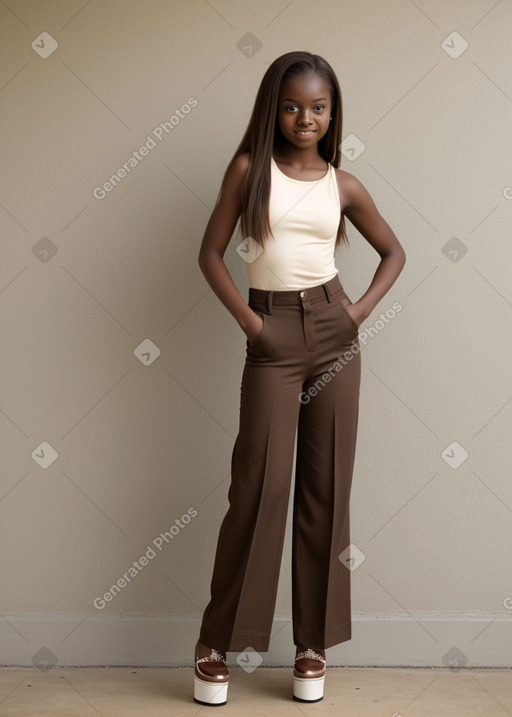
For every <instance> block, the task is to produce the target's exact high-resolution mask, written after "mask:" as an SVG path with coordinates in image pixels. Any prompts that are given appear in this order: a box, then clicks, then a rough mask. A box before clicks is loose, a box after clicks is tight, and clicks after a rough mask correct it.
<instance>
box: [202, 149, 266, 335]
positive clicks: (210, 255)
mask: <svg viewBox="0 0 512 717" xmlns="http://www.w3.org/2000/svg"><path fill="white" fill-rule="evenodd" d="M248 167H249V155H248V154H247V153H244V154H241V155H240V156H239V157H237V158H236V160H235V161H234V162H233V165H232V167H231V169H230V171H229V172H228V175H227V176H226V182H225V185H224V189H223V191H222V195H221V198H220V200H219V203H218V204H217V206H216V207H215V209H214V210H213V212H212V215H211V217H210V220H209V222H208V224H207V226H206V230H205V233H204V237H203V241H202V243H201V248H200V250H199V257H198V262H199V266H200V268H201V271H202V272H203V274H204V276H205V278H206V281H207V282H208V283H209V285H210V286H211V288H212V290H213V291H214V292H215V294H216V295H217V296H218V298H219V299H220V300H221V301H222V303H223V304H224V306H225V307H226V308H227V310H228V311H229V312H230V313H231V314H232V315H233V316H234V317H235V319H236V320H237V322H238V324H239V325H240V327H241V328H242V330H243V331H244V332H245V334H246V336H247V338H248V339H249V341H252V340H253V339H254V338H255V337H256V336H257V335H258V334H259V332H260V331H261V329H262V326H263V321H262V319H261V317H260V316H258V314H256V313H255V312H254V311H253V310H252V309H251V307H250V306H249V305H248V303H247V302H246V300H245V299H244V298H243V296H242V295H241V293H240V292H239V291H238V289H237V287H236V284H235V283H234V281H233V279H232V278H231V275H230V273H229V271H228V268H227V266H226V264H225V263H224V259H223V257H224V253H225V251H226V248H227V246H228V244H229V241H230V239H231V237H232V235H233V232H234V230H235V227H236V223H237V221H238V218H239V217H240V214H241V211H242V198H241V187H242V182H243V180H244V177H245V175H246V173H247V169H248Z"/></svg>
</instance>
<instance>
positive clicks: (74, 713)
mask: <svg viewBox="0 0 512 717" xmlns="http://www.w3.org/2000/svg"><path fill="white" fill-rule="evenodd" d="M230 673H231V677H230V683H229V688H228V701H227V704H226V705H221V706H217V707H215V708H212V707H207V706H201V705H199V704H197V703H195V702H194V701H193V669H192V668H191V667H187V668H140V667H133V668H130V667H124V668H98V667H93V668H67V669H62V668H37V667H34V668H2V669H0V717H32V715H34V717H35V715H37V717H98V716H99V717H169V716H170V715H177V716H179V717H188V716H189V715H199V714H201V715H205V714H206V715H208V714H212V715H216V717H220V715H226V716H227V715H236V717H253V716H256V715H258V716H261V717H274V715H291V716H296V717H305V716H309V715H315V716H316V717H320V716H323V715H336V717H343V716H344V715H346V716H347V717H452V716H453V717H455V715H457V717H476V716H477V715H482V717H506V716H507V715H509V717H510V716H512V670H499V669H496V670H492V669H481V670H478V669H474V670H469V669H458V670H450V669H391V668H372V669H349V668H328V669H327V674H326V678H325V691H324V699H323V700H322V701H320V702H317V703H314V704H304V703H301V702H295V701H294V700H293V699H292V697H291V689H292V672H291V668H282V667H279V668H258V669H256V670H254V671H253V672H250V673H249V672H245V671H244V670H242V669H240V668H238V667H235V668H231V670H230Z"/></svg>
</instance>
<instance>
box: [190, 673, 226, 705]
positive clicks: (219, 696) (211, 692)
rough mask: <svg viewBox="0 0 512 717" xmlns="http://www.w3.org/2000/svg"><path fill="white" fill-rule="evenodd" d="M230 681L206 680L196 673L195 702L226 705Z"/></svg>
mask: <svg viewBox="0 0 512 717" xmlns="http://www.w3.org/2000/svg"><path fill="white" fill-rule="evenodd" d="M228 684H229V681H228V682H206V681H205V680H200V679H199V677H198V676H197V675H196V674H194V702H199V704H201V705H209V706H211V707H215V706H217V705H225V704H226V701H227V697H228Z"/></svg>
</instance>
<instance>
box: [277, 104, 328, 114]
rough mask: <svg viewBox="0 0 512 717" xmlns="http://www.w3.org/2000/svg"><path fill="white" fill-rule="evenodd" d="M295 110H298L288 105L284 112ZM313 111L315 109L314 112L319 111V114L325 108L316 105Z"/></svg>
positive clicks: (295, 106)
mask: <svg viewBox="0 0 512 717" xmlns="http://www.w3.org/2000/svg"><path fill="white" fill-rule="evenodd" d="M296 109H298V107H297V105H288V107H286V110H287V111H294V110H296ZM314 109H315V110H320V112H321V111H322V110H324V109H325V107H324V105H316V106H315V107H314Z"/></svg>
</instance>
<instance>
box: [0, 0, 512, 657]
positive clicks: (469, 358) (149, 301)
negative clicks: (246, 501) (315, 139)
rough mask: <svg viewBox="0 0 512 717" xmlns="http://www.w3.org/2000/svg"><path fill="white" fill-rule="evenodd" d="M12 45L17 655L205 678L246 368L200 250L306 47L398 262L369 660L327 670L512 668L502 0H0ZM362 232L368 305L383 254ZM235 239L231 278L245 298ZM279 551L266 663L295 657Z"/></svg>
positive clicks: (356, 507)
mask: <svg viewBox="0 0 512 717" xmlns="http://www.w3.org/2000/svg"><path fill="white" fill-rule="evenodd" d="M0 27H1V46H2V63H1V66H0V87H1V90H0V103H1V104H0V116H1V133H0V144H1V156H2V175H3V176H2V186H1V208H0V227H1V237H2V239H1V241H2V262H1V265H0V310H1V322H2V324H1V336H2V352H1V397H0V409H1V413H0V432H1V435H2V472H1V482H0V526H1V528H0V530H1V534H0V535H1V564H0V572H1V575H2V592H1V612H2V615H3V617H4V618H5V619H4V620H1V621H0V645H1V646H2V648H1V654H0V658H1V661H2V663H3V664H4V663H7V664H12V663H14V664H32V663H36V664H37V663H40V662H41V661H42V660H43V659H46V661H47V662H49V663H50V664H55V663H56V664H62V665H64V664H76V665H82V664H190V662H191V659H192V650H193V646H194V644H195V641H196V639H197V632H198V628H199V622H200V618H201V614H202V611H203V609H204V607H205V606H206V603H207V601H208V599H209V585H210V579H211V571H212V567H213V558H214V552H215V545H216V540H217V534H218V530H219V527H220V523H221V520H222V517H223V515H224V513H225V511H226V509H227V505H228V503H227V491H228V487H229V467H230V459H231V450H232V447H233V442H234V439H235V437H236V431H237V420H238V401H239V393H238V392H239V386H240V378H241V372H242V367H243V361H244V357H245V336H244V335H243V333H242V332H241V330H240V329H239V327H238V325H237V324H236V323H235V321H234V320H233V319H232V318H231V316H230V315H229V314H228V312H227V311H226V310H225V309H224V308H223V306H222V305H221V304H220V302H219V301H218V299H217V298H216V297H215V295H214V294H213V293H212V292H211V291H210V290H209V287H208V285H207V284H206V282H205V280H204V278H203V276H202V275H201V273H200V271H199V268H198V266H197V253H198V249H199V244H200V241H201V238H202V235H203V232H204V229H205V226H206V223H207V221H208V218H209V215H210V212H211V209H212V206H213V204H214V201H215V198H216V196H217V192H218V188H219V183H220V180H221V178H222V174H223V172H224V169H225V167H226V165H227V163H228V161H229V159H230V158H231V156H232V154H233V152H234V150H235V148H236V146H237V145H238V142H239V140H240V138H241V136H242V133H243V132H244V130H245V128H246V125H247V121H248V118H249V115H250V112H251V110H252V106H253V102H254V98H255V95H256V91H257V88H258V86H259V83H260V81H261V78H262V76H263V74H264V72H265V70H266V69H267V67H268V65H269V64H270V62H271V61H272V60H274V59H275V58H276V57H277V56H278V55H280V54H282V53H284V52H287V51H290V50H296V49H306V50H309V51H312V52H315V53H318V54H321V55H323V56H324V57H326V58H327V60H328V61H329V62H330V63H331V64H332V65H333V67H334V69H335V71H336V72H337V74H338V78H339V81H340V84H341V87H342V92H343V100H344V109H345V121H344V130H343V137H344V139H346V141H347V144H348V145H351V143H352V146H354V145H353V142H354V140H353V139H351V138H350V135H356V136H357V138H359V140H360V141H361V142H362V143H364V145H365V150H364V151H363V152H362V154H360V155H359V156H358V157H357V159H355V160H353V161H350V159H348V158H347V157H346V156H344V158H343V161H342V167H343V168H344V169H345V170H347V171H349V172H352V173H353V174H354V175H355V176H356V177H358V178H359V179H360V180H361V181H362V182H363V184H364V185H365V186H366V187H367V188H368V190H369V191H370V193H371V195H372V196H373V198H374V200H375V202H376V204H377V206H378V208H379V209H380V211H381V213H382V214H383V216H384V217H385V218H386V219H387V220H388V222H389V223H390V224H391V226H392V227H393V229H394V230H395V232H396V234H397V236H398V237H399V239H400V241H401V242H402V244H403V246H404V248H405V250H406V252H407V256H408V262H407V264H406V267H405V269H404V272H403V274H402V275H401V276H400V278H399V280H398V281H397V283H396V284H395V286H394V287H393V288H392V290H391V291H390V292H389V294H388V295H387V296H386V297H385V298H384V299H383V300H382V302H381V304H380V305H379V306H378V307H377V309H376V310H375V312H374V313H373V314H372V315H371V316H370V317H368V319H367V320H366V321H365V323H364V324H363V326H362V328H361V331H362V335H364V337H365V340H366V345H365V346H364V349H363V357H362V360H363V378H362V394H361V409H360V410H361V413H360V424H359V442H358V451H357V459H356V467H355V473H354V484H353V493H352V540H353V542H354V544H355V545H356V546H357V547H358V549H359V550H361V551H362V553H363V554H364V556H365V560H364V561H363V562H362V563H361V564H360V565H359V567H358V568H357V569H356V570H354V571H353V574H352V578H353V582H352V608H353V613H354V632H353V640H352V641H350V643H346V644H344V645H340V646H338V647H336V648H333V649H332V650H331V651H330V654H331V655H332V656H333V659H334V658H336V659H337V660H338V661H339V664H410V665H416V664H433V665H437V664H439V665H443V664H444V665H446V664H447V663H448V661H449V658H448V657H447V655H450V654H453V653H450V650H454V649H458V650H460V653H461V654H462V655H463V657H462V658H460V660H461V662H463V661H464V657H465V658H466V659H467V661H468V664H469V665H480V664H489V665H507V664H508V665H510V652H509V649H507V648H508V647H509V644H510V637H511V635H510V632H511V630H510V624H511V622H510V619H511V616H512V612H511V608H512V585H511V583H510V570H509V568H510V564H511V558H512V549H511V537H510V536H511V517H512V514H511V511H512V491H511V484H510V465H511V458H512V453H511V443H510V428H511V416H512V408H511V407H512V403H510V399H511V397H512V373H511V371H510V346H511V339H512V317H511V305H512V290H511V288H510V287H511V281H510V277H511V272H510V266H511V265H512V249H511V246H512V244H511V241H510V219H511V210H512V201H511V200H512V189H511V187H512V174H511V162H510V160H511V140H510V136H511V132H510V120H511V117H512V79H511V75H510V41H511V35H512V5H511V3H510V2H508V0H502V2H498V3H496V2H495V1H494V0H451V1H450V2H442V1H441V0H416V2H412V1H410V0H387V1H386V2H376V1H375V2H372V1H371V0H346V1H344V2H334V1H332V2H328V1H324V2H315V3H311V2H304V1H303V0H294V1H293V2H291V3H287V2H282V3H275V2H267V1H266V2H260V3H252V2H251V3H236V2H233V1H232V0H231V1H230V0H217V1H215V0H214V2H212V3H210V2H202V1H200V0H193V1H192V2H172V1H165V0H154V1H153V2H151V3H142V2H135V1H134V0H126V1H124V2H122V1H121V0H114V1H109V2H99V1H98V0H92V2H89V3H87V2H84V0H77V1H73V2H71V1H70V2H63V1H61V2H58V1H57V0H55V1H53V2H29V1H28V0H26V1H22V0H7V2H5V3H1V4H0ZM454 31H456V32H457V33H459V34H460V36H461V37H460V38H459V37H455V38H454V37H453V36H452V33H453V32H454ZM43 32H46V33H49V35H50V36H51V38H54V40H55V41H56V42H57V43H58V47H57V48H56V49H55V50H54V51H53V52H52V53H51V54H49V56H48V57H46V58H44V57H42V56H41V55H40V54H39V53H43V54H44V53H45V52H47V51H48V50H49V49H50V50H51V49H52V48H51V39H50V38H48V37H44V36H43V39H42V41H41V39H39V40H38V39H37V38H39V37H40V35H41V33H43ZM247 33H251V34H252V35H254V36H255V37H256V38H257V41H258V43H260V44H261V47H258V46H254V47H255V49H256V50H257V51H256V52H255V53H254V54H253V56H247V55H246V54H244V51H242V50H241V49H239V46H238V45H240V46H242V48H243V46H245V45H246V44H247V40H242V38H244V36H245V35H246V34H247ZM241 40H242V41H241ZM34 41H36V42H35V49H33V47H31V45H32V43H33V42H34ZM250 41H252V40H250ZM464 41H465V42H467V43H468V47H467V48H466V49H465V51H464V52H462V54H459V56H458V57H452V56H450V53H451V54H452V55H456V54H458V53H460V51H461V49H462V48H463V46H464V44H463V43H464ZM184 105H186V106H185V107H183V109H180V108H182V106H184ZM177 110H178V111H179V112H180V113H181V114H182V115H183V117H182V118H179V116H178V114H177ZM171 117H173V119H172V120H171V121H172V122H174V124H173V126H172V129H170V130H169V132H168V133H166V132H165V131H164V130H163V129H160V130H159V129H158V128H159V127H160V125H161V124H163V123H165V122H168V121H170V118H171ZM159 134H160V136H158V135H159ZM148 136H152V138H153V140H154V145H155V146H151V147H150V148H148V150H147V154H146V156H141V158H140V161H139V162H138V163H137V164H136V166H132V167H129V169H130V171H129V172H125V175H126V176H124V177H121V179H120V181H119V182H118V184H117V186H115V187H114V188H113V190H112V191H110V192H105V193H104V196H103V194H102V192H101V191H100V190H97V188H98V187H101V186H102V185H104V183H105V182H107V181H108V180H109V178H110V177H111V176H112V175H113V174H114V173H115V172H117V171H118V170H119V168H121V167H123V164H125V163H127V162H128V161H129V158H130V157H132V156H133V154H132V153H133V152H134V151H137V150H138V148H140V147H141V146H142V145H143V144H144V143H145V142H146V141H147V138H148ZM347 138H348V139H347ZM148 145H152V143H151V142H149V143H148ZM134 164H135V163H134ZM121 174H122V172H121ZM95 195H96V196H95ZM102 196H103V198H101V197H102ZM348 230H349V235H350V239H351V248H350V249H349V250H346V249H343V250H340V251H339V253H338V255H337V265H338V267H339V268H340V275H341V278H342V281H343V283H344V286H345V288H346V290H347V293H348V294H349V296H350V297H351V298H352V300H353V301H355V300H357V299H358V298H359V296H360V295H361V294H362V293H363V292H364V291H365V290H366V288H367V286H368V284H369V282H370V281H371V278H372V276H373V273H374V271H375V269H376V266H377V263H378V256H377V254H376V253H375V252H374V251H373V250H372V249H371V248H370V247H369V245H368V244H367V243H366V242H365V241H364V239H363V238H362V237H361V236H360V235H359V234H358V232H357V231H356V230H355V228H354V227H352V225H350V224H348ZM240 240H241V237H240V235H239V234H238V233H237V234H236V235H234V237H233V240H232V242H231V244H230V246H229V248H228V252H227V255H226V259H227V263H228V265H229V268H230V270H231V271H232V275H233V277H234V279H235V281H236V283H237V285H238V287H239V288H240V290H241V291H242V293H243V294H244V295H245V296H247V288H248V283H247V276H246V266H245V264H244V262H243V260H242V259H241V258H240V257H239V255H238V254H237V252H236V251H235V249H236V245H237V244H238V243H239V241H240ZM464 252H465V253H464ZM394 302H399V303H400V304H401V306H402V307H403V308H402V310H401V311H399V312H398V313H397V314H396V316H395V317H394V318H393V319H392V320H390V321H388V322H387V323H386V322H383V321H382V320H381V321H380V322H379V315H380V313H385V312H386V310H388V309H389V308H390V307H391V306H392V305H393V303H394ZM376 322H377V323H376ZM372 327H374V335H373V336H372V337H371V338H370V337H369V334H368V333H367V332H369V331H370V329H371V328H372ZM147 340H149V341H150V342H152V343H151V344H149V354H148V353H146V354H145V355H143V354H144V352H145V351H147V350H148V349H147V345H146V344H144V343H143V342H145V341H147ZM141 344H142V346H141ZM153 345H154V346H153ZM157 352H159V355H158V356H157V355H156V354H157ZM453 442H457V444H460V446H461V447H462V448H461V447H459V446H458V445H457V446H455V449H454V450H452V448H450V445H451V444H452V443H453ZM42 443H48V444H49V446H46V445H43V446H42V447H41V444H42ZM462 450H465V451H466V452H467V453H468V457H467V458H466V460H465V461H464V462H463V463H462V464H461V465H459V467H456V468H455V467H453V466H454V465H455V463H456V462H457V461H458V460H459V457H460V456H461V455H463V454H462ZM53 452H56V454H58V456H57V457H56V460H54V461H53V462H51V459H52V456H53V457H55V455H54V453H53ZM43 455H44V457H43ZM48 464H49V465H48ZM450 464H451V465H450ZM45 466H46V467H45ZM183 515H185V518H184V519H182V518H181V516H183ZM290 519H291V514H289V520H290ZM177 520H181V521H182V527H181V528H180V527H179V526H177V524H176V521H177ZM186 521H188V522H186ZM173 525H174V526H175V527H174V528H173V533H174V534H173V535H172V539H170V540H169V541H168V542H163V544H162V546H161V549H157V547H156V546H155V543H154V542H153V541H155V540H158V537H159V535H160V533H162V532H164V531H166V530H169V529H170V527H171V526H173ZM289 539H290V532H289V531H288V533H287V537H286V545H285V551H284V556H283V564H282V571H281V581H280V586H279V595H278V602H277V606H276V622H275V630H274V634H275V638H273V640H272V643H271V653H269V655H266V656H265V659H267V660H268V663H269V664H280V661H283V664H289V661H290V659H291V651H292V638H291V592H290V588H291V586H290V542H289ZM148 546H153V549H154V551H155V555H154V556H153V557H151V559H149V560H148V564H147V565H146V566H141V568H142V569H141V571H140V572H139V574H138V575H137V576H136V577H134V578H133V580H132V581H131V582H130V583H129V584H127V585H126V586H125V587H124V588H123V589H122V590H121V591H120V594H119V595H117V596H115V598H114V599H113V600H111V601H110V602H107V603H105V605H104V607H100V608H97V607H95V605H94V600H95V598H97V597H98V596H102V595H103V594H104V593H105V592H106V591H108V590H109V588H110V587H111V586H112V585H113V584H114V583H115V582H116V581H117V580H118V578H119V577H120V576H122V575H123V573H125V572H126V571H127V570H128V569H129V568H130V566H131V565H132V563H133V562H134V561H137V560H138V559H139V558H140V556H142V555H144V553H145V552H146V551H147V549H148ZM505 645H506V646H507V647H505ZM45 650H46V651H47V652H45Z"/></svg>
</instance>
